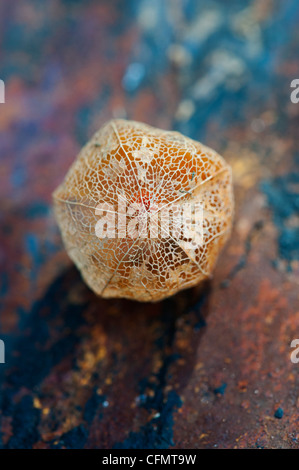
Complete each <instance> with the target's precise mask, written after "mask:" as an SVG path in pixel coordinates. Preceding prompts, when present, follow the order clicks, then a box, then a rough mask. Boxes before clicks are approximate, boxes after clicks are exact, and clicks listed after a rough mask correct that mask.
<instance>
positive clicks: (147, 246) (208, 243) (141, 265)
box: [53, 120, 233, 301]
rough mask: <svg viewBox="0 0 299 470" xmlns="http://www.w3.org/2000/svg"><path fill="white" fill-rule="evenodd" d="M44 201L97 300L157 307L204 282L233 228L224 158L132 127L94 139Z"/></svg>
mask: <svg viewBox="0 0 299 470" xmlns="http://www.w3.org/2000/svg"><path fill="white" fill-rule="evenodd" d="M53 198H54V211H55V216H56V219H57V222H58V224H59V227H60V230H61V233H62V238H63V241H64V244H65V247H66V250H67V252H68V254H69V256H70V257H71V259H72V260H73V261H74V263H75V264H76V265H77V267H78V268H79V270H80V271H81V274H82V276H83V278H84V280H85V281H86V283H87V284H88V286H89V287H90V288H91V289H92V290H93V291H94V292H95V293H96V294H98V295H100V296H102V297H125V298H130V299H135V300H139V301H157V300H161V299H163V298H165V297H168V296H170V295H172V294H174V293H176V292H178V291H179V290H181V289H185V288H187V287H191V286H194V285H195V284H197V283H199V282H200V281H201V280H203V279H205V278H207V277H209V276H210V274H211V271H212V269H213V267H214V265H215V262H216V259H217V256H218V254H219V252H220V250H221V248H222V246H223V245H224V243H225V242H226V240H227V238H228V236H229V233H230V230H231V224H232V215H233V192H232V176H231V169H230V166H229V165H228V164H227V163H226V162H225V160H224V159H223V158H222V157H221V156H220V155H218V154H217V153H216V152H214V151H213V150H211V149H210V148H208V147H205V146H204V145H202V144H201V143H199V142H196V141H194V140H191V139H189V138H187V137H184V136H183V135H182V134H180V133H178V132H170V131H164V130H160V129H156V128H153V127H150V126H148V125H146V124H142V123H139V122H135V121H125V120H112V121H110V122H108V123H107V124H106V125H105V126H104V127H102V128H101V129H100V130H99V131H98V132H96V133H95V134H94V136H93V137H92V139H91V140H90V141H89V142H88V143H87V144H86V145H85V146H84V147H83V149H82V150H81V152H80V154H79V155H78V157H77V159H76V161H75V162H74V163H73V165H72V166H71V168H70V169H69V171H68V173H67V175H66V177H65V179H64V181H63V183H62V184H61V185H60V186H59V187H58V188H57V189H56V190H55V192H54V194H53ZM186 227H187V228H186Z"/></svg>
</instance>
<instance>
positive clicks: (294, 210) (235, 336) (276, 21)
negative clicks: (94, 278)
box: [0, 0, 299, 448]
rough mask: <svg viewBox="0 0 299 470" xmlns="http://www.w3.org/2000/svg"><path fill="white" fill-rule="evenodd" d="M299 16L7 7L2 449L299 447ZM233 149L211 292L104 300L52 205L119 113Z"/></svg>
mask: <svg viewBox="0 0 299 470" xmlns="http://www.w3.org/2000/svg"><path fill="white" fill-rule="evenodd" d="M298 22H299V3H298V1H297V0H255V1H245V0H238V1H237V0H217V1H216V0H214V1H213V0H205V1H204V0H167V1H163V0H139V1H137V0H125V1H120V0H119V1H116V0H109V1H93V0H90V1H86V0H85V1H84V2H83V1H80V0H72V1H71V0H68V1H67V0H51V1H41V0H22V1H11V0H2V1H1V3H0V38H1V46H0V52H1V68H0V78H1V79H3V80H4V82H5V85H6V103H5V104H0V152H1V161H0V174H1V185H0V190H1V252H0V258H1V283H0V292H1V310H0V312H1V313H0V337H1V339H3V340H4V341H5V346H6V364H5V365H4V364H0V374H1V410H2V411H1V441H0V442H1V447H2V448H32V447H33V448H82V447H85V448H112V447H116V448H128V447H130V448H132V447H133V448H134V447H135V448H171V447H175V448H193V447H195V448H212V447H219V448H223V447H225V448H244V447H259V448H269V447H274V448H280V447H283V448H290V447H291V448H299V411H298V407H299V393H298V385H299V364H293V363H292V362H291V360H290V354H291V348H290V343H291V341H292V339H294V338H299V294H298V292H299V289H298V285H299V149H298V125H299V103H298V104H297V105H296V104H292V103H291V101H290V92H291V89H290V83H291V81H292V80H293V79H295V78H299V59H298V53H299V28H298ZM113 116H114V117H127V118H129V119H135V120H141V121H145V122H147V123H149V124H152V125H154V126H157V127H162V128H167V129H177V130H179V131H181V132H183V133H185V134H186V135H188V136H190V137H193V138H195V139H198V140H201V141H203V142H204V143H205V144H207V145H209V146H211V147H213V148H215V149H216V150H217V151H219V152H220V153H222V154H223V155H224V156H225V158H226V159H227V160H228V161H229V162H230V164H231V165H232V167H233V172H234V185H235V195H236V217H235V225H234V231H233V234H232V237H231V240H230V242H229V243H228V245H227V247H226V249H225V251H224V252H223V254H222V256H221V258H220V260H219V263H218V265H217V269H216V270H215V275H214V278H213V280H212V281H211V282H209V283H207V284H205V285H203V286H201V287H200V288H198V289H193V290H191V291H188V292H183V293H181V294H179V295H177V296H176V297H173V298H171V299H169V300H166V301H164V302H162V303H158V304H155V305H151V304H145V305H140V304H138V303H134V302H129V301H121V300H116V301H113V300H111V301H105V300H101V299H99V298H97V297H96V296H95V295H94V294H93V293H92V292H91V291H90V290H89V289H88V288H87V287H86V286H85V285H84V284H83V282H82V280H81V279H80V275H79V273H78V272H77V270H76V269H75V268H74V266H73V265H72V263H71V262H70V260H69V259H68V257H67V255H66V253H65V251H64V249H63V246H62V242H61V239H60V236H59V233H58V229H57V227H56V224H55V222H54V219H53V215H52V211H51V193H52V191H53V190H54V188H55V187H56V186H57V185H58V184H59V183H60V182H61V180H62V178H63V176H64V174H65V172H66V170H67V169H68V167H69V165H70V163H71V162H72V161H73V159H74V157H75V156H76V154H77V152H78V150H79V149H80V147H81V146H82V144H83V143H84V142H86V140H87V139H88V138H89V137H90V136H91V135H92V133H93V132H94V131H95V130H96V129H97V128H98V127H100V126H101V125H102V124H103V123H104V122H105V121H106V120H108V119H110V118H111V117H113Z"/></svg>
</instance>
